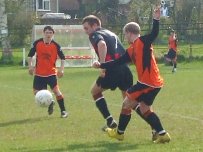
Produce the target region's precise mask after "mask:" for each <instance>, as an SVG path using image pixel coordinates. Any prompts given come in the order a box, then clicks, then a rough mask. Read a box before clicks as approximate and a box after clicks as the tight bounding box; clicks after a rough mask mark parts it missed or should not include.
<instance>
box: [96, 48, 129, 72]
mask: <svg viewBox="0 0 203 152" xmlns="http://www.w3.org/2000/svg"><path fill="white" fill-rule="evenodd" d="M130 62H131V59H130V56H129V54H128V52H127V51H126V52H125V54H124V55H122V56H121V57H120V58H118V59H116V60H112V61H108V62H105V63H102V64H101V66H100V68H102V69H111V68H113V67H115V66H119V65H122V64H126V63H130Z"/></svg>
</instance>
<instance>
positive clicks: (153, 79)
mask: <svg viewBox="0 0 203 152" xmlns="http://www.w3.org/2000/svg"><path fill="white" fill-rule="evenodd" d="M159 19H160V8H157V9H155V12H154V20H153V28H152V32H151V33H150V34H148V35H144V36H140V26H139V25H138V24H137V23H135V22H130V23H128V24H126V25H125V26H124V28H123V31H124V34H125V38H126V39H127V40H128V42H129V43H130V44H131V45H130V47H129V48H128V49H127V51H126V53H125V54H124V55H123V56H122V57H120V58H119V59H116V60H114V61H110V62H107V63H102V64H101V65H100V63H95V64H94V66H95V67H101V68H105V69H109V68H114V67H116V66H119V65H122V64H125V63H129V62H132V63H134V64H135V66H136V71H137V75H138V81H137V83H136V84H135V85H133V86H131V87H130V88H129V89H128V90H127V92H126V94H127V96H126V98H125V99H124V101H123V106H122V110H121V113H120V117H119V124H118V128H116V129H112V128H107V129H106V131H107V133H108V135H109V136H110V137H112V138H116V139H118V140H123V139H124V132H125V130H126V127H127V125H128V123H129V121H130V119H131V110H132V109H134V108H136V109H139V111H140V115H141V116H142V117H143V118H144V119H145V121H146V122H147V123H148V124H150V126H151V127H152V128H153V129H154V130H155V131H156V133H157V134H156V137H155V136H154V139H153V142H154V143H165V142H169V141H170V135H169V134H168V133H167V132H166V131H165V130H164V129H163V127H162V124H161V122H160V119H159V117H158V116H157V115H156V114H155V112H154V111H153V109H152V104H153V101H154V99H155V97H156V96H157V94H158V93H159V91H160V89H161V87H162V86H163V79H162V77H161V76H160V73H159V69H158V66H157V64H156V61H155V57H154V55H153V47H152V43H153V41H154V40H155V38H156V37H157V35H158V32H159Z"/></svg>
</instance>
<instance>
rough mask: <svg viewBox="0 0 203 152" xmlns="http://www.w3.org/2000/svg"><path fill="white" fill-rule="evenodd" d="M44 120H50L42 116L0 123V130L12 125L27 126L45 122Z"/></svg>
mask: <svg viewBox="0 0 203 152" xmlns="http://www.w3.org/2000/svg"><path fill="white" fill-rule="evenodd" d="M46 120H50V118H49V117H47V116H44V117H37V118H28V119H22V120H14V121H9V122H3V123H0V128H1V127H7V126H12V125H22V124H28V123H29V124H31V123H36V122H39V121H46Z"/></svg>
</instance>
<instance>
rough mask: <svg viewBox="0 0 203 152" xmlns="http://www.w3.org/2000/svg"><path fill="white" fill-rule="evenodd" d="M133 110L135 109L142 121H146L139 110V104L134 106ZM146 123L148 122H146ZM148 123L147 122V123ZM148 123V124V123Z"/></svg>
mask: <svg viewBox="0 0 203 152" xmlns="http://www.w3.org/2000/svg"><path fill="white" fill-rule="evenodd" d="M134 110H135V112H136V113H137V114H138V115H139V116H140V117H141V118H142V119H143V120H144V121H146V122H147V120H146V118H145V117H144V116H143V114H142V113H141V111H140V106H139V105H138V106H136V107H135V108H134ZM147 123H148V122H147ZM148 124H149V123H148ZM149 125H150V124H149ZM150 127H151V129H152V130H153V127H152V126H151V125H150Z"/></svg>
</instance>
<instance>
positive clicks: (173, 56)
mask: <svg viewBox="0 0 203 152" xmlns="http://www.w3.org/2000/svg"><path fill="white" fill-rule="evenodd" d="M177 41H178V40H177V36H176V33H175V31H174V30H172V31H171V34H170V36H169V39H168V48H169V50H168V53H167V55H166V60H167V61H169V62H172V64H173V69H172V72H173V73H174V72H176V68H177Z"/></svg>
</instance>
